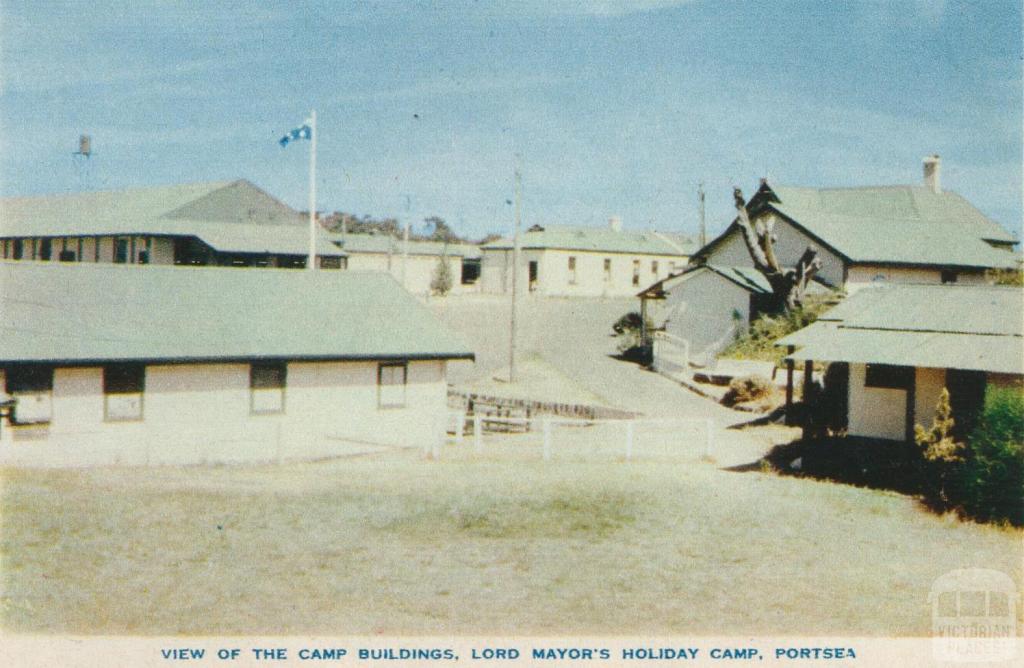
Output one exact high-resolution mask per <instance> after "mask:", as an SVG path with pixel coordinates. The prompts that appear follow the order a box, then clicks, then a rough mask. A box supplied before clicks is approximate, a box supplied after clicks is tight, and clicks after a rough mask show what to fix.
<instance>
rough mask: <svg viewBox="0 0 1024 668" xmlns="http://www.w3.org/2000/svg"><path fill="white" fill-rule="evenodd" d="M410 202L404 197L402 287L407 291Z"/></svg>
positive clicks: (407, 197)
mask: <svg viewBox="0 0 1024 668" xmlns="http://www.w3.org/2000/svg"><path fill="white" fill-rule="evenodd" d="M411 204H412V201H411V199H410V198H409V196H408V195H406V196H405V229H404V230H403V232H402V287H403V288H405V289H406V290H408V289H409V284H408V283H406V280H405V279H406V269H405V268H406V266H407V265H408V264H409V224H410V223H409V207H410V206H411Z"/></svg>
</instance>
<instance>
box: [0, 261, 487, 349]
mask: <svg viewBox="0 0 1024 668" xmlns="http://www.w3.org/2000/svg"><path fill="white" fill-rule="evenodd" d="M257 274H258V276H257ZM0 312H2V313H3V319H2V320H0V363H7V364H10V363H21V362H46V363H54V364H55V363H65V364H84V363H89V362H93V363H102V362H110V361H150V362H178V361H217V360H252V359H286V360H297V359H323V360H346V359H392V358H395V359H456V358H472V357H473V353H472V351H471V349H470V348H469V346H468V345H466V343H465V342H463V341H462V340H461V339H460V338H459V337H458V336H456V335H455V334H454V333H452V332H451V331H449V330H448V329H447V328H446V327H445V326H444V325H442V324H441V323H440V322H439V321H438V319H437V318H436V317H435V316H434V315H433V314H432V313H431V312H430V311H429V310H428V309H427V308H426V307H424V306H423V305H422V304H420V303H419V302H418V301H416V299H415V298H414V297H412V296H411V295H410V294H409V293H408V292H406V291H405V290H403V289H402V288H401V286H399V285H398V283H397V282H395V280H394V279H393V278H392V277H391V276H390V275H389V274H387V273H384V272H348V271H304V270H296V269H266V270H261V271H259V272H251V271H244V270H239V269H236V268H181V267H163V266H157V265H149V266H146V267H139V266H135V265H111V264H92V263H73V264H71V263H69V264H56V265H49V266H47V265H41V264H36V263H24V262H0Z"/></svg>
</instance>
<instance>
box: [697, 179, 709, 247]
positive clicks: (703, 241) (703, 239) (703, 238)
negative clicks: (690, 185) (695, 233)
mask: <svg viewBox="0 0 1024 668" xmlns="http://www.w3.org/2000/svg"><path fill="white" fill-rule="evenodd" d="M697 200H698V201H699V202H700V247H701V248H704V246H706V245H707V243H708V234H707V230H706V229H705V228H704V182H703V181H701V182H700V185H698V186H697Z"/></svg>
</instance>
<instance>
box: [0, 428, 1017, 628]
mask: <svg viewBox="0 0 1024 668" xmlns="http://www.w3.org/2000/svg"><path fill="white" fill-rule="evenodd" d="M510 443H514V441H512V439H511V438H510ZM502 447H505V448H507V449H508V450H507V451H503V450H502ZM515 447H516V446H515V445H514V444H506V445H505V446H492V447H490V448H489V449H488V450H487V451H486V453H485V454H484V455H474V454H473V452H472V448H471V447H469V446H468V445H462V446H458V447H455V446H448V447H447V448H446V449H445V452H444V456H443V458H442V459H441V460H440V461H424V460H423V459H422V458H421V455H420V454H419V453H414V452H410V451H397V452H392V453H387V454H384V455H374V456H367V457H360V458H350V459H342V460H333V461H326V462H319V463H306V464H291V465H285V466H247V467H212V468H199V467H196V468H151V469H131V468H106V469H92V470H83V471H42V470H40V471H29V470H13V469H9V470H5V471H2V482H3V488H2V498H0V509H2V526H0V529H2V543H0V547H2V552H0V613H2V623H3V627H4V628H5V629H6V630H8V631H13V632H29V633H82V634H254V633H279V634H297V633H303V634H310V633H315V634H377V633H386V634H456V635H457V634H475V633H492V634H515V635H524V634H582V633H604V634H609V633H611V634H646V635H651V634H659V633H671V634H681V633H686V634H701V633H716V634H722V633H734V634H747V633H750V634H755V633H773V634H784V635H789V634H794V633H802V634H841V635H859V634H870V635H926V634H927V633H928V632H929V624H930V620H931V617H930V609H929V607H928V602H927V596H928V591H929V588H930V586H931V584H932V581H933V580H934V579H935V578H936V577H938V576H940V575H942V574H943V573H945V572H947V571H949V570H951V569H954V568H961V567H983V568H995V569H998V570H1002V571H1004V572H1007V573H1010V574H1011V575H1013V577H1014V578H1015V579H1016V580H1017V581H1018V586H1019V584H1020V581H1019V574H1018V570H1017V569H1019V567H1020V564H1021V538H1022V533H1021V532H1019V531H1013V530H1005V529H999V528H993V527H987V526H978V525H973V524H966V523H962V522H959V521H957V520H955V519H952V518H944V517H936V516H933V515H930V514H929V513H927V512H925V511H923V510H921V509H920V508H919V507H918V506H917V505H916V504H915V503H914V501H913V500H911V499H908V498H905V497H901V496H898V495H895V494H889V493H883V492H877V491H870V490H863V489H857V488H852V487H847V486H841V485H836V484H829V483H821V482H815V481H809V480H799V479H787V478H779V477H775V476H772V475H767V474H762V473H731V472H726V471H721V470H719V469H717V468H716V467H715V466H713V465H711V464H708V463H693V462H665V461H658V462H642V461H641V462H632V463H623V462H607V461H606V462H589V463H587V462H583V463H581V462H559V461H552V462H547V463H545V462H542V461H538V460H536V459H522V460H521V461H514V462H513V459H514V458H512V457H507V456H505V455H507V454H511V452H512V450H513V449H514V448H515Z"/></svg>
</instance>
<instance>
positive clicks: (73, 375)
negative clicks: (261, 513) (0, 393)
mask: <svg viewBox="0 0 1024 668" xmlns="http://www.w3.org/2000/svg"><path fill="white" fill-rule="evenodd" d="M0 309H2V313H3V320H2V321H0V341H2V344H0V387H3V388H4V389H5V391H6V393H7V394H8V395H10V396H12V397H13V398H14V399H15V400H16V402H17V403H16V405H15V407H14V409H13V412H12V413H11V414H10V415H8V416H6V417H5V418H4V419H3V420H2V424H0V461H3V462H7V463H21V464H29V465H54V466H73V465H90V464H106V463H124V464H144V463H174V464H180V463H195V462H221V461H246V460H257V461H258V460H275V459H282V458H310V457H317V456H328V455H331V454H337V453H338V452H339V451H344V450H345V448H349V449H350V448H351V447H353V446H355V447H357V448H358V447H364V446H373V445H410V446H413V445H415V446H419V447H425V446H426V445H431V444H433V443H434V442H437V441H438V440H439V439H442V438H443V437H444V431H445V416H446V406H447V383H446V370H447V363H448V361H449V360H453V359H472V358H473V353H472V352H471V351H470V350H469V348H468V347H467V346H466V345H465V344H464V343H463V342H462V341H460V340H459V339H458V338H457V337H456V336H454V335H453V334H452V333H451V332H449V331H448V330H446V329H445V328H444V327H443V326H442V325H441V324H440V323H439V322H438V321H437V320H436V319H435V318H434V316H433V315H432V314H431V313H430V312H429V311H428V310H426V309H425V308H424V307H422V306H421V305H420V304H419V303H418V302H417V301H416V300H415V299H414V298H413V297H412V296H411V295H409V294H408V293H407V292H406V291H404V290H402V289H401V287H400V286H399V285H398V284H397V283H396V282H395V281H394V279H392V278H391V277H390V276H387V275H386V274H380V273H372V272H296V271H286V270H273V269H268V270H265V271H260V272H259V278H258V279H254V277H253V274H252V273H250V272H241V271H237V270H234V269H207V270H194V269H176V268H171V267H147V268H140V267H132V266H113V265H104V264H64V265H58V266H51V267H46V266H43V265H41V264H39V263H24V262H0Z"/></svg>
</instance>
